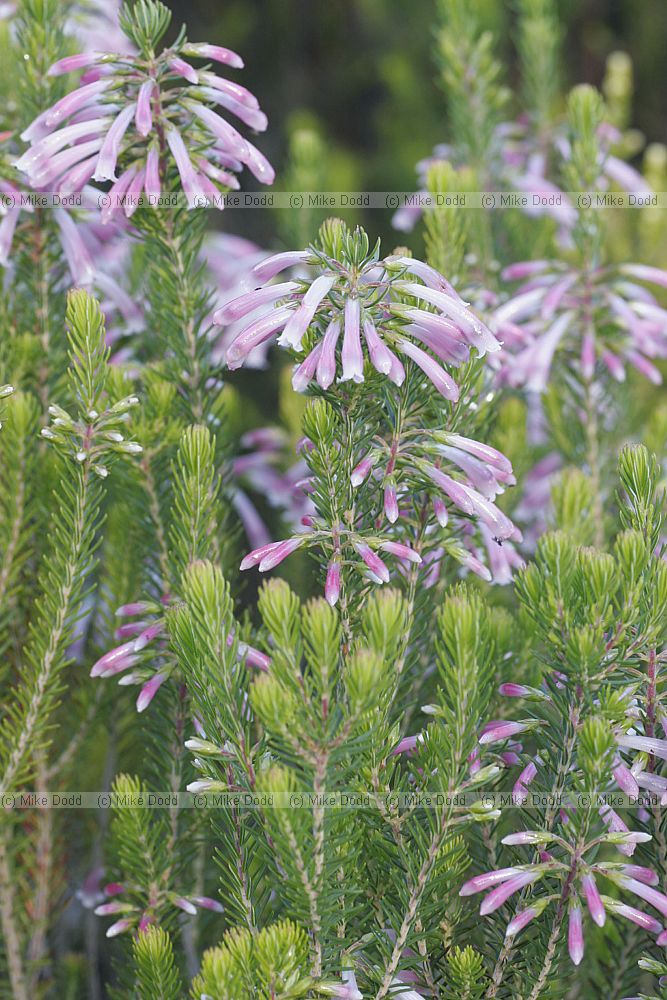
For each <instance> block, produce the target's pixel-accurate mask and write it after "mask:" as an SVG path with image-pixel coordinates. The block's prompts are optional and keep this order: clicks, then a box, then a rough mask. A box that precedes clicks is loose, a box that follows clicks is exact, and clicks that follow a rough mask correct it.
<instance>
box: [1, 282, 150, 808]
mask: <svg viewBox="0 0 667 1000" xmlns="http://www.w3.org/2000/svg"><path fill="white" fill-rule="evenodd" d="M67 322H68V333H69V343H70V354H71V358H72V364H71V367H70V370H69V381H70V392H71V397H72V403H73V407H75V408H76V410H75V416H70V414H69V412H68V411H67V410H65V409H64V408H62V407H60V406H56V405H55V404H54V406H53V407H52V418H53V420H52V424H51V426H50V427H47V428H44V429H43V431H42V435H43V437H45V438H46V440H47V441H49V442H50V443H51V444H52V445H53V447H54V448H55V449H56V452H57V453H58V456H59V458H60V460H61V466H60V482H59V488H58V503H57V505H56V507H55V510H54V514H53V517H52V520H51V524H50V529H49V534H50V542H51V547H50V552H49V555H48V556H47V557H46V559H45V561H44V563H43V565H42V567H41V569H40V574H39V584H38V587H39V596H38V598H37V601H36V605H35V609H34V613H33V621H32V629H31V635H30V639H29V641H28V643H27V646H26V649H25V652H24V662H25V669H24V671H23V675H22V677H21V682H20V686H19V689H18V690H16V691H15V692H14V700H13V702H12V705H11V707H10V710H9V712H8V714H7V715H6V716H5V718H4V719H3V722H2V730H1V732H0V737H1V743H2V746H1V748H0V761H1V764H0V767H1V773H2V779H1V780H0V788H2V792H3V794H6V793H7V792H9V791H11V790H12V789H14V788H15V787H16V785H17V784H19V783H20V782H21V781H22V780H25V778H26V777H27V776H28V775H29V774H30V773H31V771H32V769H33V766H34V757H33V755H34V754H35V753H36V752H37V750H38V749H39V748H40V747H41V746H44V745H45V743H46V741H47V740H48V729H49V717H50V714H51V713H52V711H53V709H54V708H55V706H56V705H57V703H58V699H59V695H60V692H61V690H62V687H61V681H60V673H61V671H62V670H63V668H64V667H65V666H66V665H67V662H68V659H67V648H68V646H69V643H70V641H71V638H72V635H73V630H74V626H75V624H76V622H77V620H78V618H79V616H80V614H81V609H82V602H83V600H84V598H85V594H86V581H87V577H88V575H89V573H90V572H91V569H92V566H93V560H94V552H95V548H96V530H97V524H98V517H99V505H100V485H99V482H100V480H101V479H104V478H106V476H107V475H108V469H107V464H105V463H108V462H109V460H111V459H113V458H114V457H115V456H116V455H117V454H118V453H128V452H130V453H132V452H134V451H137V450H141V449H140V448H139V446H137V445H135V443H134V442H125V440H124V438H123V435H122V433H121V431H120V430H119V428H120V427H123V415H124V414H125V413H127V410H128V409H129V407H130V406H132V405H133V403H134V402H135V400H134V399H133V398H131V399H125V400H122V401H120V402H119V403H113V404H111V405H109V401H108V399H106V398H105V392H106V383H107V375H108V368H107V357H108V352H107V349H106V347H105V346H104V324H103V320H102V317H101V313H100V310H99V306H98V305H97V303H95V301H94V300H93V299H91V298H90V297H89V296H88V295H87V294H86V293H85V292H73V293H72V294H71V295H70V297H69V303H68V314H67ZM119 438H120V440H118V439H119Z"/></svg>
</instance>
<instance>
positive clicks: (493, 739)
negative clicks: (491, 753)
mask: <svg viewBox="0 0 667 1000" xmlns="http://www.w3.org/2000/svg"><path fill="white" fill-rule="evenodd" d="M526 729H528V723H526V722H512V721H510V720H504V719H503V720H500V721H497V722H488V723H487V724H486V725H485V726H484V729H483V730H482V735H481V736H480V738H479V743H480V744H481V745H482V746H486V745H487V744H489V743H500V742H502V741H503V740H508V739H509V738H510V737H511V736H516V735H517V733H523V732H524V731H525V730H526Z"/></svg>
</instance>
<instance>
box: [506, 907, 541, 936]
mask: <svg viewBox="0 0 667 1000" xmlns="http://www.w3.org/2000/svg"><path fill="white" fill-rule="evenodd" d="M539 913H540V911H539V909H537V908H536V907H534V906H528V907H526V909H525V910H520V911H519V913H517V914H515V916H513V917H512V919H511V920H510V922H509V923H508V925H507V930H506V931H505V937H506V938H511V937H515V936H516V935H517V934H518V933H519V931H522V930H523V929H524V927H526V926H527V925H528V924H529V923H530V922H531V920H534V919H535V917H537V916H539Z"/></svg>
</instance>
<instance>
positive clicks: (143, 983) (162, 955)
mask: <svg viewBox="0 0 667 1000" xmlns="http://www.w3.org/2000/svg"><path fill="white" fill-rule="evenodd" d="M132 950H133V955H134V966H135V975H136V981H137V986H136V988H137V994H138V996H139V997H140V998H141V1000H180V998H181V997H182V996H183V987H182V984H181V981H180V978H179V975H178V972H177V970H176V964H175V960H174V949H173V946H172V943H171V938H170V937H169V934H168V933H167V932H166V931H165V930H163V929H162V928H161V927H148V928H147V930H145V931H144V932H143V933H142V934H139V935H137V937H136V938H135V939H134V942H133V946H132Z"/></svg>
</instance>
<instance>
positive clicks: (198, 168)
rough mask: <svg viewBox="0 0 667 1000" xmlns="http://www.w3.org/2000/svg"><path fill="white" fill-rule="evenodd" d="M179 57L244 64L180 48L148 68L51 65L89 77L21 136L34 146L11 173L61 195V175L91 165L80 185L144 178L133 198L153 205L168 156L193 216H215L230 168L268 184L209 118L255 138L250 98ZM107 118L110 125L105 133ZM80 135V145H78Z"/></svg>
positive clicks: (256, 118) (259, 126) (72, 62)
mask: <svg viewBox="0 0 667 1000" xmlns="http://www.w3.org/2000/svg"><path fill="white" fill-rule="evenodd" d="M184 55H190V56H195V57H196V58H198V59H208V58H213V59H215V61H217V62H220V63H223V64H225V65H228V66H235V67H239V66H241V65H242V61H241V59H240V58H239V56H237V55H236V54H235V53H233V52H231V51H230V50H229V49H223V48H221V47H219V46H209V45H197V44H192V43H185V42H181V43H180V46H179V44H178V43H177V47H176V48H174V47H171V48H169V49H165V50H164V51H163V52H161V53H159V54H157V55H156V56H154V58H152V59H151V60H150V61H149V62H147V61H146V60H145V59H144V58H142V56H141V55H136V54H135V53H134V52H132V51H121V52H117V53H103V54H102V53H83V54H80V55H74V56H68V57H67V58H65V59H61V60H60V61H59V62H57V63H55V64H54V65H53V66H52V67H51V69H50V71H49V72H50V74H51V75H54V76H55V75H61V74H64V73H70V72H73V71H76V70H78V69H82V68H91V69H92V70H93V71H92V72H89V73H88V74H86V77H84V80H85V81H86V82H84V83H83V85H81V86H79V87H77V88H76V89H75V90H73V91H72V93H70V94H68V95H66V96H65V97H64V98H62V99H61V100H59V101H58V102H57V103H56V104H55V105H53V107H51V108H49V109H47V110H46V111H44V112H42V113H41V114H40V115H39V116H38V117H37V118H36V119H35V121H34V122H33V123H32V124H31V125H30V126H29V127H28V129H26V131H25V132H24V138H25V139H26V140H27V141H30V142H31V143H33V146H32V148H31V149H30V150H28V152H27V153H26V154H25V155H24V156H23V157H22V158H21V161H19V167H20V169H23V170H25V171H26V172H27V173H28V176H29V178H30V182H31V184H32V185H33V186H38V185H39V184H40V183H41V184H44V183H45V182H48V183H50V184H51V185H53V189H54V190H57V191H60V188H59V187H58V184H59V183H60V180H59V179H60V178H61V176H62V174H63V173H64V172H65V171H66V170H69V169H70V168H71V167H72V166H74V165H75V164H77V163H80V162H82V161H83V160H84V158H85V157H91V158H92V160H93V162H92V167H91V169H90V173H89V174H88V177H90V176H94V179H95V180H96V181H106V180H112V181H115V180H116V178H117V176H119V175H123V174H125V173H126V172H127V170H128V169H129V168H133V176H136V177H141V178H142V188H141V190H143V191H145V193H146V194H147V195H153V196H154V195H155V193H156V190H159V189H160V187H161V186H162V185H163V184H164V181H165V180H166V179H167V177H168V176H169V174H168V167H169V163H170V154H171V157H173V160H172V162H175V163H176V166H177V169H178V172H179V175H180V177H181V182H182V188H183V191H184V193H185V194H186V196H187V198H188V205H189V207H191V208H192V207H196V206H198V205H200V204H201V205H204V204H207V203H213V204H215V205H216V206H218V207H221V206H222V203H223V202H222V199H221V198H218V194H219V192H220V188H219V186H218V185H220V186H221V187H222V190H226V189H228V188H229V187H233V186H235V181H234V177H233V174H231V173H230V172H229V171H230V169H231V170H232V171H237V172H238V171H240V170H241V169H242V168H243V166H246V167H248V169H249V170H250V171H251V172H252V173H253V174H254V176H255V177H256V178H257V179H258V180H260V181H261V182H262V183H266V184H271V183H272V182H273V178H274V173H273V169H272V168H271V165H270V164H269V163H268V161H267V160H266V158H265V157H264V156H263V155H262V153H260V151H259V150H258V149H256V147H255V146H253V144H252V143H250V142H248V141H247V140H246V139H244V138H243V137H242V136H241V135H240V134H239V133H238V132H237V131H236V129H234V128H233V126H231V125H230V124H229V123H228V122H227V121H226V120H225V119H224V118H222V117H221V116H220V115H219V114H218V113H217V111H216V110H213V108H214V107H218V106H222V107H223V108H225V109H226V110H227V111H230V112H231V114H233V115H235V116H236V117H237V118H239V119H240V120H241V121H243V122H244V123H246V124H248V125H250V127H251V128H253V129H255V130H256V131H263V130H264V129H265V128H266V124H267V123H266V116H265V115H264V114H263V113H262V112H261V110H260V109H259V106H258V104H257V101H256V99H255V98H254V97H253V95H252V94H250V92H249V91H247V90H246V89H245V88H243V87H240V86H238V85H237V84H234V83H232V82H231V81H227V80H223V79H221V78H219V77H218V76H216V75H215V74H214V73H211V72H205V73H200V72H199V71H198V70H197V69H196V68H195V67H194V66H192V65H191V64H190V63H189V62H187V61H186V60H185V59H184V58H183V56H184ZM91 77H94V78H93V79H91ZM174 77H176V78H177V83H178V85H177V86H174ZM112 113H114V114H115V117H114V118H113V120H112V121H111V124H109V117H108V116H109V115H110V114H112ZM68 121H69V122H70V124H69V125H67V124H66V123H67V122H68ZM62 125H64V127H62V128H61V126H62ZM174 134H175V135H177V136H178V137H179V139H180V140H181V141H180V143H178V142H176V141H175V139H174ZM79 136H82V137H84V139H85V138H87V139H88V141H87V142H86V141H83V142H81V141H80V138H79ZM40 143H41V145H40ZM59 150H62V151H63V152H59ZM82 169H83V168H82ZM86 169H87V168H86Z"/></svg>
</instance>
